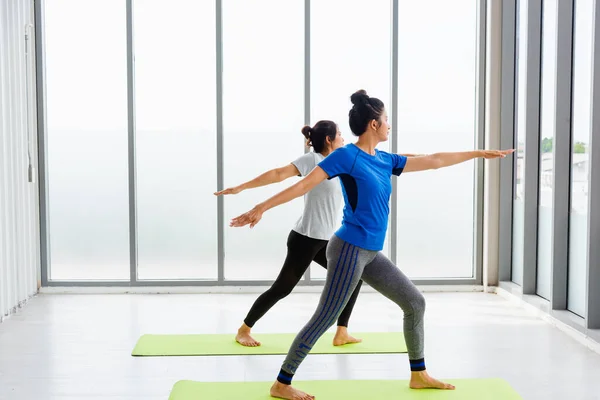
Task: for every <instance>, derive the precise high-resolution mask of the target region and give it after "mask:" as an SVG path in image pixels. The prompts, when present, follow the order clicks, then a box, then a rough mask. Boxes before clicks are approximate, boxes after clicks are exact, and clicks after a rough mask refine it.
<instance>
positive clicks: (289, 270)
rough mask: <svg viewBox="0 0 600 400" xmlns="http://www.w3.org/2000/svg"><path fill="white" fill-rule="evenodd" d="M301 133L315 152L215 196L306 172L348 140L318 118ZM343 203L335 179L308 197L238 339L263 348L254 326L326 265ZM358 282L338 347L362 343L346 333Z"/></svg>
mask: <svg viewBox="0 0 600 400" xmlns="http://www.w3.org/2000/svg"><path fill="white" fill-rule="evenodd" d="M302 134H303V135H304V136H305V137H306V143H307V145H308V146H312V147H313V150H314V151H311V152H309V153H306V154H304V155H303V156H301V157H299V158H298V159H296V160H295V161H293V162H292V163H290V164H289V165H286V166H285V167H281V168H275V169H272V170H270V171H267V172H265V173H263V174H262V175H259V176H257V177H256V178H254V179H252V180H251V181H248V182H246V183H243V184H241V185H239V186H235V187H232V188H229V189H225V190H222V191H220V192H217V193H215V195H217V196H219V195H226V194H237V193H240V192H241V191H243V190H246V189H251V188H256V187H260V186H266V185H269V184H272V183H276V182H281V181H283V180H285V179H288V178H291V177H293V176H306V175H308V174H309V173H310V172H311V171H312V170H313V169H314V168H315V166H317V165H318V164H319V163H320V162H321V161H322V160H323V159H325V157H327V155H329V154H331V152H333V151H334V150H335V149H337V148H339V147H342V146H343V144H344V139H343V138H342V136H341V134H340V131H339V130H338V127H337V125H336V124H335V123H334V122H332V121H326V120H324V121H319V122H317V123H316V124H315V126H314V127H312V128H311V127H310V126H305V127H304V128H302ZM342 204H343V195H342V188H341V185H340V182H339V180H338V179H337V178H335V179H332V180H325V181H323V182H322V183H320V184H319V185H317V186H316V187H315V188H314V189H313V190H311V191H310V192H308V193H306V194H305V195H304V210H303V212H302V216H301V217H300V219H299V220H298V222H297V223H296V225H295V226H294V228H293V229H292V231H291V232H290V234H289V236H288V239H287V248H288V252H287V256H286V259H285V261H284V263H283V267H282V268H281V272H280V273H279V276H278V277H277V279H276V280H275V282H274V283H273V285H272V286H271V287H270V288H269V289H268V290H267V291H266V292H264V293H263V294H261V295H260V296H259V297H258V298H257V299H256V301H255V302H254V304H253V305H252V307H251V308H250V311H249V312H248V315H247V316H246V318H245V319H244V323H243V324H242V326H241V327H240V328H239V330H238V334H237V336H236V340H237V342H238V343H240V344H242V345H244V346H250V347H254V346H260V342H258V341H256V340H255V339H254V338H252V336H251V335H250V332H251V329H252V327H253V326H254V324H255V323H256V322H257V321H258V320H259V319H260V318H261V317H262V316H263V315H265V314H266V313H267V311H269V309H270V308H271V307H273V306H274V305H275V304H276V303H277V302H278V301H279V300H281V299H283V298H284V297H286V296H287V295H288V294H290V293H291V291H292V290H293V289H294V287H295V286H296V284H297V283H298V281H300V279H301V278H302V276H303V275H304V272H306V270H307V268H308V267H309V266H310V263H311V262H312V261H315V262H316V263H318V264H319V265H321V266H323V267H324V268H327V257H326V256H325V249H326V247H327V243H328V240H329V239H330V238H331V236H332V235H333V233H334V231H335V230H336V229H337V227H338V223H339V219H340V217H341V207H342ZM360 286H361V283H359V284H358V286H357V287H356V288H355V290H354V292H353V294H352V296H351V297H350V299H349V301H348V303H347V305H346V306H345V308H344V310H343V312H342V314H341V315H340V317H339V319H338V327H337V332H336V334H335V337H334V339H333V344H334V345H335V346H339V345H343V344H348V343H357V342H360V341H361V340H360V339H356V338H354V337H352V336H350V335H349V334H348V320H349V318H350V314H351V313H352V308H353V307H354V303H355V302H356V298H357V297H358V293H359V291H360Z"/></svg>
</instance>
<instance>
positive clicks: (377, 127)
mask: <svg viewBox="0 0 600 400" xmlns="http://www.w3.org/2000/svg"><path fill="white" fill-rule="evenodd" d="M370 125H371V128H372V129H373V130H374V131H376V130H377V129H379V126H380V125H379V123H378V121H377V120H376V119H372V120H371V122H370Z"/></svg>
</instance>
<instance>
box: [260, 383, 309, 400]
mask: <svg viewBox="0 0 600 400" xmlns="http://www.w3.org/2000/svg"><path fill="white" fill-rule="evenodd" d="M271 397H275V398H276V399H286V400H313V399H314V398H315V396H311V395H310V394H306V393H304V392H302V391H300V390H298V389H294V388H293V387H292V386H291V385H284V384H283V383H281V382H279V381H275V383H274V384H273V386H271Z"/></svg>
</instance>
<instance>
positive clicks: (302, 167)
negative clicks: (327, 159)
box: [292, 152, 315, 176]
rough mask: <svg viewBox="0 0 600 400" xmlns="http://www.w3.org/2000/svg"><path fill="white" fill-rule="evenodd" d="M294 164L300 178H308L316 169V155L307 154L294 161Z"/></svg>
mask: <svg viewBox="0 0 600 400" xmlns="http://www.w3.org/2000/svg"><path fill="white" fill-rule="evenodd" d="M292 164H293V165H294V166H295V167H296V168H298V171H299V172H300V176H306V175H308V174H310V171H312V170H313V169H314V168H315V155H314V154H313V153H312V152H311V153H306V154H304V155H302V156H300V157H298V158H297V159H295V160H294V161H292Z"/></svg>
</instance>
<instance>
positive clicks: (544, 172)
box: [537, 0, 558, 299]
mask: <svg viewBox="0 0 600 400" xmlns="http://www.w3.org/2000/svg"><path fill="white" fill-rule="evenodd" d="M557 22H558V3H557V1H556V0H544V2H543V10H542V60H541V63H542V67H541V68H542V78H541V105H540V113H541V118H540V134H541V140H540V173H539V208H538V249H537V250H538V252H537V254H538V261H537V263H538V264H537V294H538V295H540V296H542V297H544V298H546V299H550V294H551V287H552V229H553V228H552V221H553V218H552V210H553V208H554V207H553V199H552V195H553V189H552V185H553V183H554V145H553V142H554V130H555V125H554V119H555V118H556V107H555V105H556V104H555V97H556V44H557V43H556V33H557Z"/></svg>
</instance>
